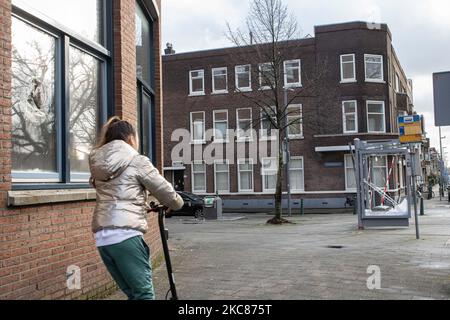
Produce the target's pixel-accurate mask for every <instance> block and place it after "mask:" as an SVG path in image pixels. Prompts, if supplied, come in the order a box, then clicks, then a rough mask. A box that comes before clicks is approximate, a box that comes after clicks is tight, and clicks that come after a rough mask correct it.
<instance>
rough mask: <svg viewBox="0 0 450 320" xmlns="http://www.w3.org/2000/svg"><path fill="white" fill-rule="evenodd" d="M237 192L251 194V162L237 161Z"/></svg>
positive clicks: (247, 160)
mask: <svg viewBox="0 0 450 320" xmlns="http://www.w3.org/2000/svg"><path fill="white" fill-rule="evenodd" d="M238 175H239V192H253V190H254V187H253V160H252V159H243V160H238Z"/></svg>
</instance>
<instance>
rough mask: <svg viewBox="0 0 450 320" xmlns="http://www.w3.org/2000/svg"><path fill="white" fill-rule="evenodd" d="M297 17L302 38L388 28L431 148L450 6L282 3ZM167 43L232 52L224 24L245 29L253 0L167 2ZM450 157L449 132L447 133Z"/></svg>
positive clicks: (355, 0) (447, 61) (353, 0)
mask: <svg viewBox="0 0 450 320" xmlns="http://www.w3.org/2000/svg"><path fill="white" fill-rule="evenodd" d="M284 1H285V3H286V4H287V5H288V6H289V8H290V10H291V11H292V12H294V14H295V15H296V16H297V19H298V22H299V25H300V27H301V29H302V34H303V36H305V35H307V34H311V35H313V36H314V26H315V25H321V24H329V23H336V22H346V21H354V20H362V21H369V22H382V23H387V24H388V25H389V28H390V29H391V31H392V34H393V41H394V47H395V50H396V52H397V54H398V56H399V59H400V62H401V64H402V66H403V68H404V70H405V72H406V74H407V76H408V77H409V78H411V79H413V81H414V99H415V106H416V110H417V111H418V112H419V113H421V114H423V115H424V116H425V118H426V123H427V131H428V134H429V136H430V138H431V139H432V145H433V146H436V147H438V146H439V138H438V129H437V128H435V127H434V112H433V84H432V73H433V72H439V71H450V58H449V57H450V19H449V18H448V14H449V12H450V1H448V0H428V1H423V0H410V1H407V0H333V1H332V0H284ZM162 2H163V9H162V10H163V16H164V19H163V21H164V22H163V43H164V44H165V43H166V42H171V43H173V44H174V47H175V50H176V51H177V52H185V51H195V50H203V49H210V48H220V47H227V46H230V45H231V44H230V42H229V41H228V40H227V39H226V37H225V36H224V31H225V23H226V21H228V22H230V23H231V25H232V26H234V27H239V26H242V24H243V22H244V19H245V17H246V14H247V11H248V8H249V3H250V0H206V1H205V0H163V1H162ZM443 132H444V135H445V136H447V137H448V139H446V140H444V145H445V146H447V147H448V151H449V152H450V127H446V128H443Z"/></svg>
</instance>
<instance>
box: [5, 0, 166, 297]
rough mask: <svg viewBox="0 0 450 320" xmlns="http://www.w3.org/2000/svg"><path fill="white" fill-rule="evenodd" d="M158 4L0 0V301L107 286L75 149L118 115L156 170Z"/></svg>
mask: <svg viewBox="0 0 450 320" xmlns="http://www.w3.org/2000/svg"><path fill="white" fill-rule="evenodd" d="M160 5H161V1H160V0H137V1H136V0H112V1H98V0H81V1H56V0H42V1H34V0H13V1H12V3H11V0H0V299H63V298H68V299H77V298H91V297H94V296H98V295H102V294H104V293H106V292H108V290H111V289H112V288H113V285H114V284H113V282H112V279H111V278H110V276H109V274H108V273H107V271H106V269H105V268H104V266H103V264H102V263H101V260H100V257H99V255H98V253H97V250H96V248H95V241H94V238H93V235H92V233H91V226H90V225H91V218H92V213H93V208H94V206H95V191H94V190H93V189H91V186H90V185H89V167H88V163H87V159H88V154H89V152H90V150H91V148H92V146H93V145H94V144H95V143H96V139H97V135H98V131H99V128H100V127H101V126H102V124H103V123H104V122H105V120H106V119H107V118H108V117H110V116H112V115H119V116H122V117H123V118H124V119H127V120H129V121H131V122H132V123H134V124H136V126H137V127H138V128H139V134H140V140H141V149H142V152H143V153H144V154H146V155H148V156H149V157H150V158H151V159H152V160H153V162H154V163H155V164H156V165H157V166H158V167H159V168H161V169H162V167H161V165H162V163H163V159H162V152H161V151H162V138H161V137H162V121H161V118H162V117H161V115H162V95H161V76H160V73H161V54H160V28H161V11H160ZM149 219H150V225H151V231H150V232H149V234H148V235H147V240H148V241H149V243H150V244H151V247H152V251H153V259H158V258H159V256H160V253H161V250H160V246H161V244H160V239H159V232H158V229H157V219H156V217H149ZM70 266H76V267H79V268H80V271H81V273H80V275H81V289H74V290H70V289H69V288H68V287H67V284H66V282H67V275H66V274H67V272H68V270H69V272H70V270H72V269H71V268H69V269H68V267H70Z"/></svg>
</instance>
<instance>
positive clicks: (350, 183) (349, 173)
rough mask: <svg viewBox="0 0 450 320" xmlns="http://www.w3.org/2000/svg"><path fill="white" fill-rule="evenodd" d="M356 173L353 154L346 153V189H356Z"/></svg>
mask: <svg viewBox="0 0 450 320" xmlns="http://www.w3.org/2000/svg"><path fill="white" fill-rule="evenodd" d="M356 189H357V185H356V175H355V166H354V164H353V157H352V155H351V154H346V155H345V190H347V191H356Z"/></svg>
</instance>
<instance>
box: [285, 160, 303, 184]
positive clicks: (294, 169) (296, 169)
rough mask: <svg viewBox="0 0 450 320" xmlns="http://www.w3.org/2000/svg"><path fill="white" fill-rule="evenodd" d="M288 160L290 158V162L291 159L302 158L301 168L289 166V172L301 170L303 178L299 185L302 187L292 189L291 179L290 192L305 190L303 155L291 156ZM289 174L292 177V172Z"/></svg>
mask: <svg viewBox="0 0 450 320" xmlns="http://www.w3.org/2000/svg"><path fill="white" fill-rule="evenodd" d="M290 160H291V162H292V160H302V168H301V169H298V168H292V167H289V172H290V173H292V172H293V171H302V174H303V180H302V183H301V185H302V186H303V188H302V189H293V188H292V181H291V192H303V191H305V158H304V157H291V159H290ZM290 176H291V177H292V174H291V175H290Z"/></svg>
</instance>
